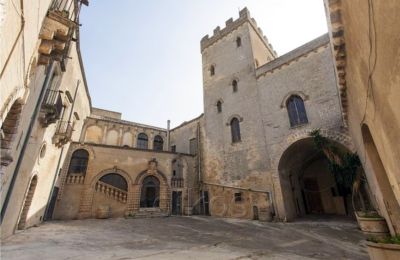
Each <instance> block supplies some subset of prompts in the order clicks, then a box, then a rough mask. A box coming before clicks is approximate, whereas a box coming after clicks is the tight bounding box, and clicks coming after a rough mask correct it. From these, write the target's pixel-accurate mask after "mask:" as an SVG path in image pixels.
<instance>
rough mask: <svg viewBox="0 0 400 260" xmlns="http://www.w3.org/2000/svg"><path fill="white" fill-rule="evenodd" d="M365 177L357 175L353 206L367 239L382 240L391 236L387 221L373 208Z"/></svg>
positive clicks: (354, 185) (354, 184)
mask: <svg viewBox="0 0 400 260" xmlns="http://www.w3.org/2000/svg"><path fill="white" fill-rule="evenodd" d="M366 187H368V185H367V183H366V179H365V178H364V175H361V174H359V175H357V177H356V179H355V181H354V183H353V193H352V204H353V208H354V213H355V216H356V218H357V222H358V226H359V227H360V229H361V231H362V232H363V233H364V234H365V235H366V236H367V237H373V238H376V239H379V238H380V239H382V238H386V237H388V236H389V228H388V226H387V223H386V220H385V219H384V218H383V217H382V216H380V215H379V213H378V212H377V211H376V210H375V209H374V208H373V207H372V205H371V203H369V202H370V200H369V199H368V195H369V193H368V192H367V191H366Z"/></svg>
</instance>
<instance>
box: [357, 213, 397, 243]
mask: <svg viewBox="0 0 400 260" xmlns="http://www.w3.org/2000/svg"><path fill="white" fill-rule="evenodd" d="M360 215H361V214H360V213H358V212H356V218H357V222H358V226H359V227H360V229H361V231H362V232H363V233H364V234H365V235H366V236H367V237H374V238H384V237H388V236H389V228H388V226H387V223H386V220H385V219H384V218H382V217H380V216H377V217H361V216H360Z"/></svg>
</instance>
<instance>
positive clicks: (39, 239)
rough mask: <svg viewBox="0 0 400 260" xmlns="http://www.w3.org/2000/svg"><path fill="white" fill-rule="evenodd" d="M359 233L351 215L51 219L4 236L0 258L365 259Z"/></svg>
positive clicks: (364, 250) (99, 259)
mask: <svg viewBox="0 0 400 260" xmlns="http://www.w3.org/2000/svg"><path fill="white" fill-rule="evenodd" d="M362 239H363V236H362V234H361V233H360V232H359V231H358V230H357V226H356V223H354V222H351V221H348V220H330V219H325V220H316V219H313V220H312V221H311V220H300V221H297V222H294V223H261V222H258V221H248V220H235V219H221V218H211V217H168V218H154V219H109V220H74V221H52V222H46V223H45V224H43V225H41V226H40V227H34V228H30V229H28V230H25V231H23V232H20V233H18V234H16V235H14V236H12V237H11V238H9V239H7V240H5V241H3V242H2V248H1V253H2V256H1V259H4V260H5V259H30V260H31V259H57V260H61V259H96V260H101V259H118V260H125V259H368V257H367V253H366V249H365V246H364V245H363V241H362Z"/></svg>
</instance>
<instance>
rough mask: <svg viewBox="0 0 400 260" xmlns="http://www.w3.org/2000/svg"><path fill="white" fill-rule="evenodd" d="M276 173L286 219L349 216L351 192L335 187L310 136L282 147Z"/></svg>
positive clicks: (326, 163)
mask: <svg viewBox="0 0 400 260" xmlns="http://www.w3.org/2000/svg"><path fill="white" fill-rule="evenodd" d="M331 141H332V140H331ZM332 143H334V144H335V146H337V148H338V149H339V150H340V151H342V152H349V150H348V149H347V148H346V147H345V146H344V145H342V144H340V143H338V142H334V141H332ZM278 173H279V180H280V189H281V194H282V195H281V196H282V202H283V206H284V209H285V217H286V219H287V220H289V221H290V220H294V219H295V218H297V217H302V216H306V215H309V214H316V215H322V214H323V215H352V211H353V210H352V207H351V195H350V194H351V190H349V189H348V188H345V187H344V186H342V185H340V184H339V182H338V181H337V180H336V178H335V176H334V175H333V174H332V173H331V172H330V170H329V163H328V160H327V158H326V157H325V155H324V154H323V152H322V151H320V150H318V149H317V148H316V147H315V145H314V143H313V140H312V138H311V137H306V138H302V139H299V140H297V141H295V142H293V143H292V144H291V145H290V146H289V147H287V148H286V150H285V151H284V152H283V153H282V156H281V157H280V159H279V163H278Z"/></svg>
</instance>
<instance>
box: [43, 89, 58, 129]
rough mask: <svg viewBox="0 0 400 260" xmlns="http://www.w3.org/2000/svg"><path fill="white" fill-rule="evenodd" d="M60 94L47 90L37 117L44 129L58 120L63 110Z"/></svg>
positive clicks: (56, 91)
mask: <svg viewBox="0 0 400 260" xmlns="http://www.w3.org/2000/svg"><path fill="white" fill-rule="evenodd" d="M61 93H62V92H61V91H59V90H54V89H47V91H46V95H45V97H44V100H43V103H42V107H41V110H40V116H39V120H40V122H41V123H42V125H43V126H44V127H47V126H48V125H50V124H53V123H55V122H57V120H58V119H60V117H61V113H62V110H63V102H62V98H61Z"/></svg>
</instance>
